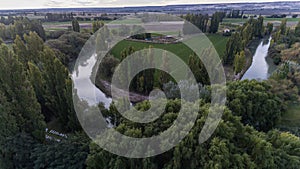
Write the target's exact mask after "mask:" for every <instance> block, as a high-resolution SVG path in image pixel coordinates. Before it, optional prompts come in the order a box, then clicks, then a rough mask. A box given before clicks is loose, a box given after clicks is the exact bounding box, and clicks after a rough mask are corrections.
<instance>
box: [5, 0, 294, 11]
mask: <svg viewBox="0 0 300 169" xmlns="http://www.w3.org/2000/svg"><path fill="white" fill-rule="evenodd" d="M274 1H282V0H250V1H249V0H230V1H229V0H0V9H31V8H56V7H59V8H71V7H125V6H161V5H171V4H207V3H233V2H274ZM290 1H299V0H290Z"/></svg>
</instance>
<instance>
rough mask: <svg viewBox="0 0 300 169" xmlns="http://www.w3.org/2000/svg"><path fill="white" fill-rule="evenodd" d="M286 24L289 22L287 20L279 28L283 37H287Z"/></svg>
mask: <svg viewBox="0 0 300 169" xmlns="http://www.w3.org/2000/svg"><path fill="white" fill-rule="evenodd" d="M286 22H287V19H283V20H282V21H281V24H280V26H279V30H280V33H281V35H285V34H286Z"/></svg>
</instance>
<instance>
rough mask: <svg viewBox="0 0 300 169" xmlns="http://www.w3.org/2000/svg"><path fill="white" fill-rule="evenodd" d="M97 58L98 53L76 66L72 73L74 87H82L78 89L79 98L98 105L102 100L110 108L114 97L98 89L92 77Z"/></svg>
mask: <svg viewBox="0 0 300 169" xmlns="http://www.w3.org/2000/svg"><path fill="white" fill-rule="evenodd" d="M96 59H97V55H92V56H91V57H90V58H88V59H87V60H86V61H83V62H81V64H79V65H77V66H76V68H75V69H74V71H73V73H72V78H73V81H74V87H75V89H80V90H77V94H78V96H79V98H80V99H83V100H85V101H86V102H87V103H88V104H89V105H97V104H98V103H100V102H102V103H104V105H105V107H106V108H108V107H109V105H110V103H111V102H112V99H111V98H109V97H107V96H106V95H105V94H104V93H103V92H102V91H101V90H100V89H98V88H97V87H96V86H95V85H94V84H93V83H92V81H91V79H90V77H91V74H92V70H93V67H94V65H95V63H96ZM79 63H80V62H79Z"/></svg>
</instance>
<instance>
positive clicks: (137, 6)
mask: <svg viewBox="0 0 300 169" xmlns="http://www.w3.org/2000/svg"><path fill="white" fill-rule="evenodd" d="M280 2H299V3H300V1H298V0H294V1H293V0H278V1H277V0H272V1H255V2H238V1H237V2H203V3H178V4H166V5H144V6H143V5H136V6H135V5H128V6H102V7H100V6H73V7H32V8H4V9H1V8H0V11H10V10H42V9H80V8H81V9H91V8H97V9H105V8H106V9H107V8H110V9H113V8H115V9H116V8H139V7H166V6H177V5H178V6H184V5H191V6H193V5H216V4H249V3H253V4H261V3H280Z"/></svg>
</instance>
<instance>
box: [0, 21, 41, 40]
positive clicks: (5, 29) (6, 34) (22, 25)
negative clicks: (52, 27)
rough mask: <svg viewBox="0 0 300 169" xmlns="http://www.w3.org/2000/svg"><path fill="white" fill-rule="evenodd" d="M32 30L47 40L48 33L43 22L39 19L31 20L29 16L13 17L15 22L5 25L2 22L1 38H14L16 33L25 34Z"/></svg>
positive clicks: (0, 28) (0, 26) (0, 27)
mask: <svg viewBox="0 0 300 169" xmlns="http://www.w3.org/2000/svg"><path fill="white" fill-rule="evenodd" d="M30 31H34V32H36V33H37V34H38V35H39V36H40V37H41V38H42V39H43V40H46V33H45V30H44V28H43V26H42V23H41V22H40V21H38V20H29V19H28V18H23V17H17V18H13V23H12V24H9V25H4V24H3V23H0V38H2V39H3V40H14V39H15V38H16V35H19V36H21V37H22V36H23V34H28V33H29V32H30Z"/></svg>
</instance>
